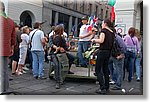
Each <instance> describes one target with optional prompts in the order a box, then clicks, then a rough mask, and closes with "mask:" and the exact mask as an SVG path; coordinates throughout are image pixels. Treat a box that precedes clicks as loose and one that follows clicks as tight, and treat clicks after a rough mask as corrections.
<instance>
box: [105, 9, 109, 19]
mask: <svg viewBox="0 0 150 102" xmlns="http://www.w3.org/2000/svg"><path fill="white" fill-rule="evenodd" d="M107 18H108V10H106V14H105V19H107Z"/></svg>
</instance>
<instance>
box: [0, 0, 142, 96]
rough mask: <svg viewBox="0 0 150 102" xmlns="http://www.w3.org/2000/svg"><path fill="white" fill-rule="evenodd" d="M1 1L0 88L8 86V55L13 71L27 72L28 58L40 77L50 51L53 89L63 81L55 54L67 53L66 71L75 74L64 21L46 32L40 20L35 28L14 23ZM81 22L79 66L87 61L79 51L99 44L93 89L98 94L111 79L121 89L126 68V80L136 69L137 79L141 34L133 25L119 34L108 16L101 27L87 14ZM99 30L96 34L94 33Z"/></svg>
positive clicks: (35, 75) (6, 89) (130, 78)
mask: <svg viewBox="0 0 150 102" xmlns="http://www.w3.org/2000/svg"><path fill="white" fill-rule="evenodd" d="M1 5H2V6H0V7H1V12H0V13H1V15H0V16H1V19H2V20H3V25H2V29H3V30H2V34H3V35H2V36H3V39H2V47H3V52H2V53H0V58H1V59H2V69H1V78H2V80H1V83H3V84H2V88H1V89H2V90H1V92H2V93H5V92H7V91H8V88H9V78H8V68H7V67H8V66H7V65H8V57H9V58H10V59H11V60H12V61H11V62H12V75H21V74H23V73H26V72H25V70H28V68H26V67H25V63H26V59H27V58H28V62H29V64H30V67H31V69H32V72H33V77H34V78H35V79H42V80H43V79H46V76H45V75H44V61H45V62H47V61H48V59H47V56H48V54H51V55H52V58H53V60H54V62H56V63H55V68H54V74H55V80H56V89H59V88H60V87H61V84H62V83H63V82H61V71H60V70H61V68H60V62H59V61H58V60H57V56H56V55H57V54H61V53H66V55H67V58H68V60H69V62H68V63H69V71H68V74H74V73H73V72H71V71H70V68H71V65H72V64H73V63H74V59H75V57H74V56H73V55H71V54H69V53H67V51H69V50H70V47H69V46H68V44H67V43H66V42H67V40H66V39H67V36H68V35H67V34H66V33H65V31H64V25H62V24H58V25H57V26H55V27H52V32H51V33H50V34H49V35H47V36H46V35H45V34H44V32H43V31H42V30H41V24H40V23H39V22H36V23H35V24H34V29H31V28H30V27H28V26H23V27H20V26H18V25H17V24H15V23H14V22H13V21H12V20H11V19H10V18H9V17H7V16H6V14H5V7H4V4H3V3H2V2H1ZM82 23H83V25H82V26H81V28H80V32H79V41H78V50H77V53H78V54H77V57H78V58H79V61H80V66H81V67H87V66H88V64H89V62H88V60H87V59H85V58H84V56H83V54H82V53H83V52H85V51H87V50H88V48H90V47H91V46H92V44H93V43H97V44H99V48H98V51H97V59H96V65H95V73H94V75H95V76H96V77H97V80H98V82H99V85H100V88H99V89H98V90H96V92H97V93H98V94H106V93H107V92H108V91H109V89H110V88H109V85H110V79H111V82H113V84H115V86H114V87H113V88H112V90H121V86H122V81H123V80H124V78H125V72H126V71H125V70H126V69H127V71H128V73H129V74H128V81H129V82H131V81H132V79H133V75H134V72H136V77H137V78H136V79H137V81H140V78H141V71H142V70H141V66H142V63H141V62H142V37H141V36H140V35H137V31H136V29H135V28H134V27H131V28H129V31H128V34H127V35H126V36H125V37H123V38H122V37H121V36H120V35H119V34H118V33H117V32H116V30H115V27H114V26H113V24H112V22H111V21H110V20H109V19H106V20H104V21H103V22H102V27H101V29H100V28H95V27H91V26H90V25H89V24H88V17H83V18H82ZM99 29H100V30H99ZM98 30H99V34H98V35H99V36H98V37H95V35H96V33H97V32H98ZM115 39H116V40H117V42H118V44H119V46H120V48H121V53H119V54H118V55H117V56H112V53H111V51H112V48H113V42H114V40H115Z"/></svg>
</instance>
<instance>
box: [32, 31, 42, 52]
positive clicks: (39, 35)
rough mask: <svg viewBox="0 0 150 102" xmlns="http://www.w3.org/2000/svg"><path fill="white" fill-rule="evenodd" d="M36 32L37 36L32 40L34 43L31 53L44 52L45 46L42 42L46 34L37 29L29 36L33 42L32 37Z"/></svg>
mask: <svg viewBox="0 0 150 102" xmlns="http://www.w3.org/2000/svg"><path fill="white" fill-rule="evenodd" d="M34 32H35V34H34V36H33V38H32V42H31V45H32V48H31V51H44V49H43V45H42V42H41V40H42V38H44V32H43V31H41V30H37V29H35V30H33V31H32V32H30V34H29V39H30V40H31V37H32V35H33V33H34Z"/></svg>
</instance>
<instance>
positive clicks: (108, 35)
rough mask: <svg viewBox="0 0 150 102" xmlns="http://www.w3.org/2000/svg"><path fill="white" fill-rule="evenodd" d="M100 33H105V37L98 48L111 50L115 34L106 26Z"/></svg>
mask: <svg viewBox="0 0 150 102" xmlns="http://www.w3.org/2000/svg"><path fill="white" fill-rule="evenodd" d="M101 33H104V34H105V39H104V42H103V43H101V44H100V50H111V49H112V44H113V41H114V36H115V35H114V33H113V32H111V31H109V30H108V29H106V28H103V29H102V30H101Z"/></svg>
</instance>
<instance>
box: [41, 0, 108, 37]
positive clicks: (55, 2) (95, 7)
mask: <svg viewBox="0 0 150 102" xmlns="http://www.w3.org/2000/svg"><path fill="white" fill-rule="evenodd" d="M110 12H111V7H110V6H108V5H106V3H104V2H101V1H98V0H96V1H92V2H91V1H86V2H85V1H82V0H44V1H43V20H47V21H48V22H47V23H45V24H44V25H43V26H44V27H43V28H44V29H46V31H48V30H49V29H50V28H49V26H52V25H57V24H59V23H63V24H64V25H65V32H67V33H68V34H70V33H71V29H72V28H73V27H75V29H76V32H75V36H78V34H79V28H80V26H81V18H82V17H83V16H91V15H93V16H96V17H98V20H99V22H100V23H101V21H102V20H104V19H105V18H110Z"/></svg>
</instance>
